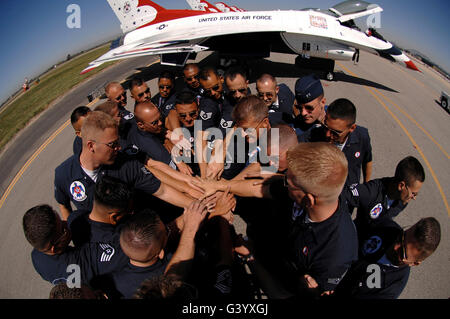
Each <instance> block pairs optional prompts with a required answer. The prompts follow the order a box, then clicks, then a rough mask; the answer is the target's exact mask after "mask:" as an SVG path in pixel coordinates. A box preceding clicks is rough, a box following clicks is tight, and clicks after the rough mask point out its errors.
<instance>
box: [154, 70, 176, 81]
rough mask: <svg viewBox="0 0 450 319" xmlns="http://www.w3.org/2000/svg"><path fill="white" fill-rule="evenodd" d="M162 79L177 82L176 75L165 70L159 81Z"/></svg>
mask: <svg viewBox="0 0 450 319" xmlns="http://www.w3.org/2000/svg"><path fill="white" fill-rule="evenodd" d="M161 79H169V80H171V81H172V82H175V75H174V74H173V73H172V72H170V71H167V70H165V71H162V72H161V73H160V74H159V78H158V80H161Z"/></svg>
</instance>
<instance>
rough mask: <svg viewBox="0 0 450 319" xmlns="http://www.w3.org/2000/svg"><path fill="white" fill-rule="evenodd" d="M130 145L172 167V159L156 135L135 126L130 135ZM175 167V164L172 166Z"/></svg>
mask: <svg viewBox="0 0 450 319" xmlns="http://www.w3.org/2000/svg"><path fill="white" fill-rule="evenodd" d="M128 143H129V144H133V145H135V146H136V147H137V148H138V149H139V150H140V151H142V152H144V153H146V154H147V155H148V156H149V157H150V158H151V159H153V160H155V161H159V162H163V163H165V164H167V165H170V164H171V162H172V157H171V156H170V153H169V151H167V149H166V148H165V147H164V145H163V144H162V143H161V139H160V138H159V137H158V136H156V135H155V134H152V133H149V132H146V131H143V130H141V129H139V128H138V127H137V125H135V126H134V127H133V128H132V129H131V130H130V133H129V134H128ZM172 167H174V164H172Z"/></svg>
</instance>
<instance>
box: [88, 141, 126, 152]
mask: <svg viewBox="0 0 450 319" xmlns="http://www.w3.org/2000/svg"><path fill="white" fill-rule="evenodd" d="M93 142H95V143H100V144H103V145H106V146H108V147H109V148H110V149H113V150H115V149H117V148H120V141H119V139H117V140H115V141H112V142H109V143H103V142H97V141H93Z"/></svg>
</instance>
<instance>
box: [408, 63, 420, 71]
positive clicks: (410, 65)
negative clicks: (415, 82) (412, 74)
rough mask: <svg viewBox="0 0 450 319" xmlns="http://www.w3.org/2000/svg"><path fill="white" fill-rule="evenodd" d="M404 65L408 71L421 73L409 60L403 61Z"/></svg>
mask: <svg viewBox="0 0 450 319" xmlns="http://www.w3.org/2000/svg"><path fill="white" fill-rule="evenodd" d="M405 64H406V67H407V68H408V69H411V70H414V71H419V72H421V71H420V70H419V69H418V68H417V66H416V65H415V64H414V62H413V61H411V60H409V61H405Z"/></svg>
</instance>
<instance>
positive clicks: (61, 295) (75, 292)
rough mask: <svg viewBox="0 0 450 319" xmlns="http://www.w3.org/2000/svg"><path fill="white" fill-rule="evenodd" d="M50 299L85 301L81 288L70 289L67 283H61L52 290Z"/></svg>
mask: <svg viewBox="0 0 450 319" xmlns="http://www.w3.org/2000/svg"><path fill="white" fill-rule="evenodd" d="M49 299H83V292H82V290H81V288H76V287H74V288H69V287H68V286H67V283H65V282H61V283H59V284H57V285H55V286H54V287H53V288H52V290H50V296H49Z"/></svg>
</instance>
